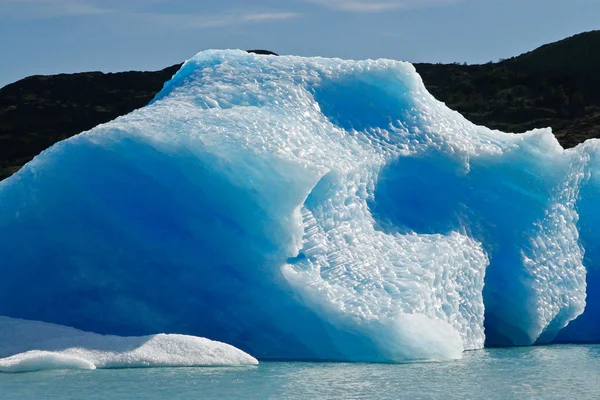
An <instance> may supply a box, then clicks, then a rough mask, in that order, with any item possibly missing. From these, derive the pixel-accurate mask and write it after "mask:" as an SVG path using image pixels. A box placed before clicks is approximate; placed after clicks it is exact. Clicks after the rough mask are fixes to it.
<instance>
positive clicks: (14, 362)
mask: <svg viewBox="0 0 600 400" xmlns="http://www.w3.org/2000/svg"><path fill="white" fill-rule="evenodd" d="M255 364H258V361H256V359H255V358H254V357H252V356H250V355H248V354H246V353H244V352H243V351H241V350H238V349H236V348H235V347H233V346H230V345H228V344H225V343H220V342H215V341H212V340H208V339H205V338H201V337H194V336H186V335H165V334H158V335H152V336H143V337H119V336H105V335H98V334H95V333H90V332H83V331H80V330H77V329H74V328H69V327H66V326H60V325H55V324H48V323H44V322H38V321H26V320H22V319H15V318H7V317H0V372H29V371H39V370H47V369H96V368H136V367H137V368H139V367H195V366H236V365H255Z"/></svg>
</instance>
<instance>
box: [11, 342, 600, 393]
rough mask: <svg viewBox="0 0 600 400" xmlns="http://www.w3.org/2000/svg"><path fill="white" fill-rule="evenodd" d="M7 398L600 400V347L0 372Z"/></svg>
mask: <svg viewBox="0 0 600 400" xmlns="http://www.w3.org/2000/svg"><path fill="white" fill-rule="evenodd" d="M0 399H2V400H13V399H15V400H17V399H18V400H27V399H36V400H37V399H61V400H68V399H127V400H131V399H144V400H152V399H169V400H178V399H600V346H598V345H594V346H587V345H585V346H584V345H582V346H547V347H522V348H510V349H486V350H480V351H472V352H467V353H465V355H464V358H463V359H462V360H459V361H453V362H443V363H412V364H349V363H304V362H262V363H261V364H260V365H259V366H256V367H236V368H156V369H121V370H95V371H42V372H32V373H24V374H1V373H0Z"/></svg>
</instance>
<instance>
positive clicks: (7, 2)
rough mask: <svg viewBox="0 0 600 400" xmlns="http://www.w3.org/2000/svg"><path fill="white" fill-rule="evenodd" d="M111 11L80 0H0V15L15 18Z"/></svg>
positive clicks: (91, 13)
mask: <svg viewBox="0 0 600 400" xmlns="http://www.w3.org/2000/svg"><path fill="white" fill-rule="evenodd" d="M111 11H112V10H111V9H108V8H104V7H101V6H98V5H96V4H92V3H88V2H86V1H79V0H0V17H9V18H14V19H47V18H55V17H64V16H81V15H96V14H105V13H108V12H111Z"/></svg>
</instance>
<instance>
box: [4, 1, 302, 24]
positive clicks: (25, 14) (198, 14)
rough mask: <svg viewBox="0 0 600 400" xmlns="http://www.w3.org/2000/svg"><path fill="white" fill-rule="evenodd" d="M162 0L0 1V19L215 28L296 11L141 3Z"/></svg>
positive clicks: (276, 18)
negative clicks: (163, 7)
mask: <svg viewBox="0 0 600 400" xmlns="http://www.w3.org/2000/svg"><path fill="white" fill-rule="evenodd" d="M161 2H163V3H164V2H165V0H144V1H141V0H122V1H113V0H109V1H107V0H102V1H100V0H0V18H11V19H18V20H36V19H51V18H57V17H77V16H86V15H87V16H89V15H101V14H110V17H111V18H118V19H126V20H134V21H142V22H144V23H156V24H159V25H160V26H163V27H170V28H175V29H202V28H217V27H225V26H230V25H236V24H238V25H239V24H252V23H266V22H270V21H280V20H288V19H292V18H297V17H299V16H300V14H298V13H295V12H287V11H286V12H282V11H273V10H267V11H265V10H264V9H261V10H259V11H257V9H246V8H243V9H242V8H238V9H233V10H224V11H212V12H202V11H201V10H199V9H196V10H194V12H190V13H161V12H148V11H145V10H144V6H146V5H148V4H150V3H161ZM198 8H200V9H201V8H202V7H198Z"/></svg>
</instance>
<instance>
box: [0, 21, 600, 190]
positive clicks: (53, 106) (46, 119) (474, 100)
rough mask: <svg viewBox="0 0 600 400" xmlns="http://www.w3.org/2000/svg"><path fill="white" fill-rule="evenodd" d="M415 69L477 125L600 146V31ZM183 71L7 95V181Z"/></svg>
mask: <svg viewBox="0 0 600 400" xmlns="http://www.w3.org/2000/svg"><path fill="white" fill-rule="evenodd" d="M251 51H252V52H256V53H259V54H275V53H271V52H268V51H264V50H251ZM415 67H416V68H417V71H418V72H419V74H421V76H422V77H423V81H424V82H425V86H427V89H428V90H429V91H430V92H431V93H432V94H433V95H434V96H435V97H436V98H438V99H439V100H441V101H444V102H445V103H446V104H447V105H448V106H449V107H450V108H453V109H455V110H457V111H459V112H460V113H462V114H463V115H465V116H466V117H467V118H468V119H470V120H471V121H473V122H475V123H477V124H481V125H486V126H489V127H490V128H495V129H500V130H503V131H508V132H523V131H526V130H529V129H532V128H542V127H547V126H550V127H552V128H553V130H554V132H555V134H556V136H557V138H558V140H559V141H560V142H561V144H562V145H563V146H564V147H573V146H575V145H577V144H578V143H581V142H583V141H584V140H586V139H588V138H593V137H600V73H599V72H600V31H593V32H587V33H582V34H580V35H576V36H573V37H570V38H568V39H564V40H561V41H559V42H556V43H551V44H547V45H544V46H542V47H540V48H538V49H536V50H534V51H531V52H529V53H525V54H523V55H520V56H518V57H514V58H511V59H508V60H503V61H501V62H498V63H488V64H484V65H460V64H416V65H415ZM178 68H179V65H174V66H172V67H169V68H166V69H164V70H162V71H157V72H122V73H116V74H103V73H101V72H89V73H79V74H68V75H67V74H61V75H54V76H32V77H29V78H25V79H23V80H20V81H18V82H15V83H13V84H10V85H8V86H5V87H4V88H2V89H0V180H1V179H4V178H6V177H8V176H10V175H11V174H13V173H14V172H15V171H17V170H18V169H19V168H20V167H21V166H22V165H23V164H25V163H26V162H27V161H29V160H31V159H32V158H33V157H34V156H36V155H37V154H39V153H40V152H41V151H42V150H44V149H46V148H47V147H49V146H51V145H52V144H54V143H56V142H57V141H59V140H62V139H65V138H67V137H70V136H72V135H75V134H77V133H79V132H81V131H85V130H88V129H91V128H93V127H94V126H96V125H98V124H100V123H104V122H108V121H110V120H112V119H114V118H116V117H118V116H120V115H123V114H127V113H129V112H131V111H133V110H135V109H136V108H139V107H142V106H144V105H145V104H147V103H148V102H149V101H150V100H151V99H152V98H153V97H154V95H155V94H156V92H158V91H159V90H160V89H161V88H162V86H163V83H164V82H165V81H167V80H169V79H170V78H171V77H172V76H173V74H174V73H175V72H176V71H177V69H178Z"/></svg>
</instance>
